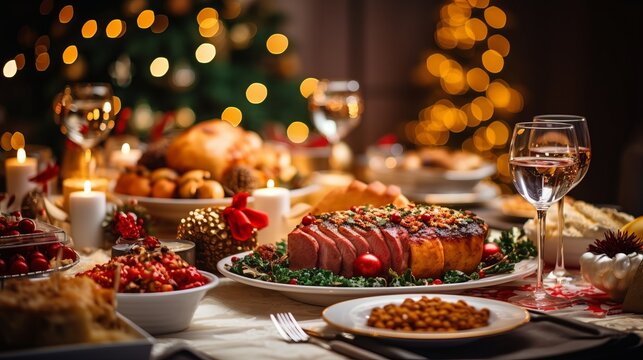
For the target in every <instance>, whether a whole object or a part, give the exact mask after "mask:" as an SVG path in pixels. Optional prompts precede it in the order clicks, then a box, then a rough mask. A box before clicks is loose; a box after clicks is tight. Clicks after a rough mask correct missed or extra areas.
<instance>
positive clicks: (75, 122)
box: [53, 83, 114, 178]
mask: <svg viewBox="0 0 643 360" xmlns="http://www.w3.org/2000/svg"><path fill="white" fill-rule="evenodd" d="M113 99H114V97H113V94H112V87H111V85H109V84H107V83H75V84H70V85H67V86H65V89H64V90H63V91H62V92H60V93H59V94H57V95H56V97H55V98H54V103H53V110H54V120H55V121H56V123H57V124H58V126H59V127H60V131H61V132H62V133H63V135H65V136H66V137H67V138H68V139H69V140H71V141H72V142H73V143H75V144H77V145H79V146H80V147H81V148H82V149H83V150H84V152H85V156H84V166H83V171H84V174H83V178H89V177H91V170H90V169H91V168H90V164H91V161H90V160H91V149H92V148H93V147H94V146H96V145H97V144H98V143H100V142H101V141H102V140H103V139H104V138H105V137H106V136H107V135H108V134H109V132H110V131H111V130H112V128H114V100H113Z"/></svg>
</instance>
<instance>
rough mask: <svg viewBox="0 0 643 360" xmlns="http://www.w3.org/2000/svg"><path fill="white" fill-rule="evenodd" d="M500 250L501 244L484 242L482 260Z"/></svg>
mask: <svg viewBox="0 0 643 360" xmlns="http://www.w3.org/2000/svg"><path fill="white" fill-rule="evenodd" d="M499 252H500V246H499V245H498V244H496V243H493V242H489V243H485V244H484V248H483V250H482V261H485V260H486V259H487V258H488V257H490V256H492V255H495V254H497V253H499Z"/></svg>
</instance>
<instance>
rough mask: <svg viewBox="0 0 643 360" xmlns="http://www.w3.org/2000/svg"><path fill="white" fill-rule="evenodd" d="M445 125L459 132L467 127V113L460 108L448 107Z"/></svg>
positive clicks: (444, 118)
mask: <svg viewBox="0 0 643 360" xmlns="http://www.w3.org/2000/svg"><path fill="white" fill-rule="evenodd" d="M443 120H444V126H446V128H447V129H449V130H450V131H452V132H454V133H459V132H462V131H464V129H466V128H467V115H466V114H465V113H464V111H462V110H460V109H455V108H451V109H448V110H447V111H446V112H445V114H444V117H443Z"/></svg>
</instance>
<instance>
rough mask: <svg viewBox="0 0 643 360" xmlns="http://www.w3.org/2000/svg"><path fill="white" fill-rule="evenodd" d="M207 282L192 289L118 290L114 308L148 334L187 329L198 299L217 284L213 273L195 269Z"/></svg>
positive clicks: (216, 278) (217, 279) (217, 281)
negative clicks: (132, 291)
mask: <svg viewBox="0 0 643 360" xmlns="http://www.w3.org/2000/svg"><path fill="white" fill-rule="evenodd" d="M199 272H200V273H201V274H202V275H203V276H205V277H206V278H208V280H209V282H208V283H207V284H205V285H203V286H199V287H196V288H193V289H187V290H176V291H168V292H159V293H145V294H134V293H118V294H117V295H116V300H117V302H116V306H117V308H116V310H117V311H118V312H119V313H121V314H122V315H123V316H125V317H126V318H128V319H130V320H131V321H132V322H134V323H135V324H136V325H138V326H140V327H141V328H143V329H144V330H145V331H147V332H148V333H150V334H152V335H157V334H166V333H171V332H177V331H181V330H185V329H187V327H188V326H190V322H191V321H192V316H193V315H194V312H195V311H196V308H197V307H198V306H199V302H200V301H201V299H202V298H203V296H204V295H205V293H206V292H208V290H210V289H212V288H214V287H215V286H217V285H219V278H218V277H216V276H215V275H214V274H211V273H209V272H205V271H199Z"/></svg>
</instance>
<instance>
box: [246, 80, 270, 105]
mask: <svg viewBox="0 0 643 360" xmlns="http://www.w3.org/2000/svg"><path fill="white" fill-rule="evenodd" d="M267 96H268V88H266V85H264V84H262V83H252V84H250V86H248V88H247V89H246V99H248V101H249V102H250V103H252V104H261V103H262V102H263V101H264V100H266V97H267Z"/></svg>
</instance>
